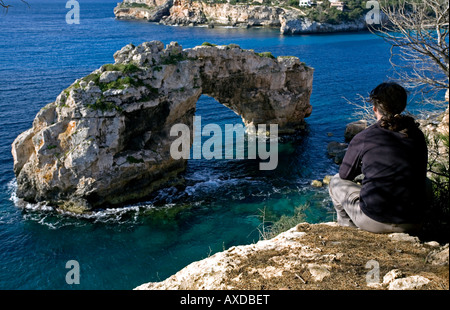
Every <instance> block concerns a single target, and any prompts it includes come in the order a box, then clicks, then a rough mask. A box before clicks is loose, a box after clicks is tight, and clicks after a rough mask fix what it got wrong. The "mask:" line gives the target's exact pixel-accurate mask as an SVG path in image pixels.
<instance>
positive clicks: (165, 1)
mask: <svg viewBox="0 0 450 310" xmlns="http://www.w3.org/2000/svg"><path fill="white" fill-rule="evenodd" d="M172 5H173V0H137V1H136V0H123V2H122V3H119V4H118V5H117V6H116V7H115V8H114V15H115V16H116V18H117V19H144V20H147V21H149V22H158V21H160V20H161V19H162V18H163V17H164V16H167V15H169V14H170V8H171V7H172Z"/></svg>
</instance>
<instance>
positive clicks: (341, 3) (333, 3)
mask: <svg viewBox="0 0 450 310" xmlns="http://www.w3.org/2000/svg"><path fill="white" fill-rule="evenodd" d="M330 7H335V8H336V9H337V10H339V11H344V8H345V3H344V1H331V0H330Z"/></svg>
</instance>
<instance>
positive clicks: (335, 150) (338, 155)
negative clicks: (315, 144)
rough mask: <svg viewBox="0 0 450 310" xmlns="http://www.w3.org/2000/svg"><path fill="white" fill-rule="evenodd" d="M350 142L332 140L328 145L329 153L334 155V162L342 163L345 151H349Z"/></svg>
mask: <svg viewBox="0 0 450 310" xmlns="http://www.w3.org/2000/svg"><path fill="white" fill-rule="evenodd" d="M347 148H348V144H347V143H340V142H337V141H331V142H330V143H328V145H327V152H328V155H329V156H331V157H334V162H335V163H336V164H341V163H342V160H343V159H344V156H345V153H346V152H347Z"/></svg>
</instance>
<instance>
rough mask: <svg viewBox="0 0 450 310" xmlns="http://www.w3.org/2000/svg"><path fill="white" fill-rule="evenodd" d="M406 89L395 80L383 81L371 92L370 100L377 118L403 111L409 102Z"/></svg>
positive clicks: (391, 115)
mask: <svg viewBox="0 0 450 310" xmlns="http://www.w3.org/2000/svg"><path fill="white" fill-rule="evenodd" d="M407 97H408V95H407V93H406V90H405V89H404V88H403V87H402V86H400V85H398V84H396V83H393V82H387V83H381V84H380V85H378V86H377V87H375V88H374V89H373V90H372V91H371V92H370V99H369V101H370V102H372V104H373V110H374V112H375V114H376V115H377V118H378V119H380V118H381V117H393V116H395V115H397V114H400V113H402V112H403V110H404V109H405V108H406V103H407Z"/></svg>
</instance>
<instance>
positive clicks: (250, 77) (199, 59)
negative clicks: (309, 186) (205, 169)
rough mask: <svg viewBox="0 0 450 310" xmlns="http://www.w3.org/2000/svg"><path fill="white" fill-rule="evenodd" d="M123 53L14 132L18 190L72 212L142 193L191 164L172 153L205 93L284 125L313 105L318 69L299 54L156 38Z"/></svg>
mask: <svg viewBox="0 0 450 310" xmlns="http://www.w3.org/2000/svg"><path fill="white" fill-rule="evenodd" d="M114 59H115V64H108V65H103V66H102V67H101V68H99V69H97V70H95V71H94V72H92V73H91V74H90V75H88V76H86V77H84V78H82V79H79V80H76V81H75V82H74V83H73V84H72V85H71V86H70V87H68V88H67V89H65V90H64V91H63V92H62V93H61V94H60V95H59V96H58V97H57V98H56V100H55V102H52V103H50V104H48V105H47V106H45V107H44V108H42V109H41V111H40V112H39V113H38V114H37V116H36V118H35V120H34V122H33V127H32V128H31V129H29V130H27V131H25V132H24V133H22V134H21V135H19V136H18V137H17V139H16V140H15V141H14V143H13V145H12V153H13V157H14V172H15V174H16V177H17V184H18V189H17V195H18V197H21V198H23V199H24V200H26V201H31V202H40V201H46V202H48V203H50V204H52V205H56V206H58V207H59V208H61V209H66V210H69V211H73V212H83V211H85V210H87V209H91V208H95V207H101V206H105V205H121V204H124V203H129V202H132V201H135V200H139V199H142V198H143V197H145V196H147V195H149V194H150V193H151V192H152V191H154V190H155V189H157V188H160V187H161V186H164V185H166V184H168V182H170V181H171V180H173V178H174V177H176V175H177V174H178V173H180V172H181V171H183V170H184V169H185V167H186V160H183V159H181V160H174V159H172V158H171V156H170V144H171V142H172V141H173V140H174V139H175V138H174V137H170V129H171V127H172V126H173V125H174V124H177V123H183V124H186V125H187V126H188V127H189V128H191V129H192V121H193V116H194V115H195V107H196V102H197V101H198V99H199V97H200V96H201V95H202V94H206V95H208V96H211V97H213V98H215V99H216V100H217V101H218V102H219V103H221V104H223V105H225V106H227V107H229V108H230V109H232V110H233V111H234V112H236V113H237V114H239V115H240V116H241V117H242V119H243V122H244V124H245V125H250V124H254V125H257V124H278V126H279V133H280V134H283V133H292V132H294V131H295V130H297V129H298V128H300V127H301V126H302V125H303V123H304V118H305V117H307V116H309V114H310V113H311V105H310V103H309V97H310V94H311V91H312V76H313V69H311V68H308V67H307V66H306V65H304V64H303V63H300V61H299V59H298V58H296V57H278V58H277V59H275V58H274V57H273V56H272V55H271V54H270V53H263V54H257V53H255V52H254V51H252V50H244V49H241V48H240V47H238V46H236V45H228V46H213V45H212V44H204V45H202V46H197V47H195V48H192V49H185V50H183V49H182V48H181V46H179V45H178V44H177V43H176V42H172V43H170V44H169V45H167V46H166V47H165V48H164V45H163V43H161V42H159V41H152V42H146V43H143V44H141V45H139V46H133V45H131V44H129V45H127V46H125V47H124V48H122V49H121V50H120V51H118V52H116V53H115V54H114ZM191 141H192V140H191Z"/></svg>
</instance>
